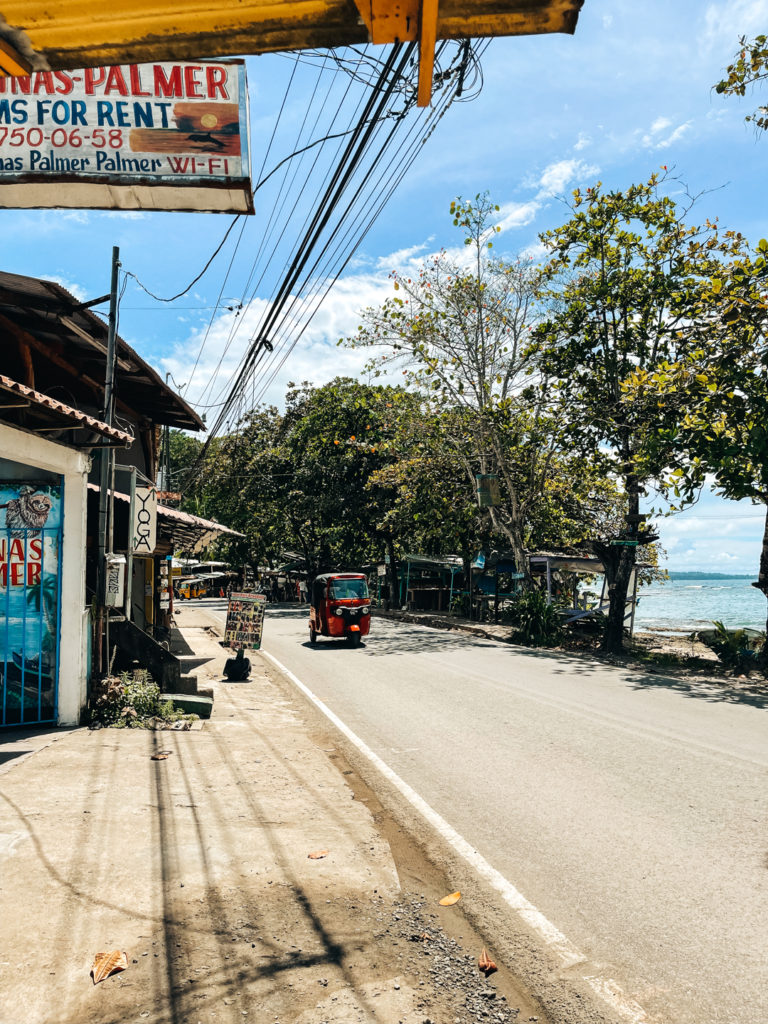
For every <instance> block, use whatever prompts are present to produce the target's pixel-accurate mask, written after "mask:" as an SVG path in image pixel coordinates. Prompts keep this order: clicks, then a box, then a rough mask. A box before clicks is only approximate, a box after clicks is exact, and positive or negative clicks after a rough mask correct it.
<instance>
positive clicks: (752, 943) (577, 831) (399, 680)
mask: <svg viewBox="0 0 768 1024" xmlns="http://www.w3.org/2000/svg"><path fill="white" fill-rule="evenodd" d="M305 622H306V616H305V613H304V612H303V611H300V610H299V609H297V608H293V609H289V608H282V607H276V608H272V607H271V606H270V607H269V609H268V617H267V621H266V623H265V643H264V646H265V649H266V650H267V651H269V652H270V653H271V654H273V655H274V656H275V657H276V658H278V659H279V660H280V661H281V662H282V663H283V664H284V665H286V666H287V667H288V668H289V669H291V671H292V672H294V673H295V674H296V675H297V676H298V677H299V678H300V679H301V680H302V681H303V682H304V683H305V684H306V685H307V686H309V687H310V688H311V689H312V690H313V692H314V693H315V694H316V695H317V696H318V697H319V698H320V699H321V700H322V701H324V702H325V703H326V704H327V705H329V707H330V708H331V709H332V710H333V711H334V712H335V713H336V714H337V715H338V716H339V717H340V718H341V719H342V720H343V721H344V722H345V723H346V724H347V725H348V726H349V727H350V728H351V729H352V730H354V731H355V732H356V733H357V734H358V736H360V737H361V738H362V739H363V740H364V741H365V743H367V744H368V746H369V747H371V748H372V749H373V750H374V751H375V752H376V753H377V754H378V755H379V756H380V757H381V758H382V759H383V760H384V761H386V762H387V763H388V764H389V765H390V766H391V767H392V768H393V769H394V771H396V772H397V773H398V774H399V775H400V776H401V777H402V778H403V779H404V780H405V781H406V782H408V783H409V784H410V785H411V786H412V787H413V788H414V789H415V790H416V791H417V792H418V793H419V794H420V795H421V796H422V797H423V798H424V799H425V800H426V801H427V802H428V803H429V804H430V805H431V806H432V807H433V808H434V809H435V810H436V811H437V812H438V813H439V814H441V815H442V816H443V817H444V818H445V819H446V820H447V821H448V822H449V824H450V825H452V826H453V827H454V828H455V829H456V830H457V831H458V832H459V833H460V834H461V835H463V836H464V838H466V839H467V840H468V841H469V842H470V843H471V844H472V845H473V846H475V847H476V848H477V849H478V850H479V851H480V853H482V855H483V856H484V857H485V858H486V859H487V860H488V861H489V862H490V863H491V864H492V865H493V866H494V867H495V868H496V869H498V870H499V871H500V872H501V873H502V874H503V875H504V876H505V877H506V878H507V879H509V880H510V881H511V882H512V883H513V884H514V885H515V886H516V887H517V889H519V890H520V891H521V892H522V893H523V895H524V896H525V897H527V899H528V900H530V901H531V903H533V904H534V905H535V906H536V907H537V908H538V910H540V911H541V912H542V913H543V914H544V915H546V917H547V918H548V919H549V921H551V922H552V923H553V924H555V925H556V926H557V928H559V929H560V930H561V931H562V932H563V933H564V934H565V936H566V937H567V938H568V939H569V940H570V941H571V942H572V943H574V944H575V945H576V946H577V947H579V949H580V950H581V951H582V952H583V953H585V954H586V956H587V957H589V958H590V959H591V960H592V961H594V962H595V963H597V964H600V965H605V966H604V970H605V971H606V973H607V974H608V975H610V976H612V977H614V978H616V980H618V981H619V983H620V984H621V985H622V987H623V988H624V990H625V992H627V993H628V994H629V995H631V996H632V997H634V998H635V999H637V1001H638V1002H640V1004H641V1005H642V1006H644V1007H645V1008H646V1009H647V1010H648V1011H650V1013H651V1014H652V1015H655V1014H659V1017H660V1019H661V1020H664V1021H665V1022H673V1024H758V1022H766V1021H768V955H767V953H766V951H767V950H768V831H767V830H766V822H767V820H768V785H766V783H767V782H768V773H767V769H768V701H765V700H763V701H761V700H760V699H759V698H754V697H753V698H751V699H749V698H745V697H744V696H743V695H740V694H738V693H736V692H728V691H726V692H723V691H722V690H720V689H718V688H715V687H710V686H700V687H696V686H692V687H691V686H688V685H687V684H685V683H683V682H681V681H673V680H668V679H665V678H664V677H662V676H660V675H647V674H644V673H642V672H640V673H638V672H637V671H632V672H629V671H624V670H620V669H612V668H607V667H602V666H597V665H594V664H592V663H590V662H588V661H582V660H578V659H565V658H562V657H560V656H558V655H555V654H551V653H543V652H542V653H535V652H522V651H521V650H520V649H516V648H512V647H509V646H506V645H503V644H498V643H495V642H492V641H487V640H482V639H478V638H472V637H469V636H466V635H460V634H453V633H445V632H443V631H440V630H431V629H428V628H425V627H420V626H414V625H404V624H395V623H392V622H388V621H384V620H374V624H373V631H372V634H371V636H370V637H369V638H368V639H367V642H366V644H365V646H364V647H361V648H360V649H359V650H357V651H352V650H348V649H347V648H346V646H345V645H343V644H338V643H336V642H333V641H328V640H326V641H324V642H323V641H321V642H320V643H318V645H317V647H316V648H311V647H310V646H309V644H308V643H307V631H306V627H305Z"/></svg>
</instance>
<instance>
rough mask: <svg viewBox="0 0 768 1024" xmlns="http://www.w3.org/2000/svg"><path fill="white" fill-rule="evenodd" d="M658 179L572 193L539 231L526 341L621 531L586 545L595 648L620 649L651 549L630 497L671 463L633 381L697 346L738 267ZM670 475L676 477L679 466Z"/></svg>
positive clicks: (662, 420)
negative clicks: (592, 557)
mask: <svg viewBox="0 0 768 1024" xmlns="http://www.w3.org/2000/svg"><path fill="white" fill-rule="evenodd" d="M663 185H664V176H662V178H660V177H659V176H657V175H652V176H651V178H650V179H649V180H648V182H646V183H642V184H638V185H631V186H630V187H629V188H627V189H624V190H619V189H614V190H604V189H603V187H602V185H601V184H600V183H598V184H597V185H596V186H595V187H594V188H588V189H587V190H586V191H584V192H582V191H580V190H577V191H575V192H574V193H573V202H572V207H571V209H572V215H571V218H570V219H569V220H568V221H567V222H566V223H565V224H564V225H562V227H559V228H556V229H554V230H552V231H548V232H546V233H545V234H544V235H542V241H543V242H544V244H545V245H546V247H547V249H548V250H549V253H550V261H549V263H548V265H547V267H546V271H545V282H546V285H545V288H546V295H547V297H548V299H549V301H550V302H551V303H552V307H551V312H550V315H549V316H548V318H547V320H546V321H545V322H544V323H542V324H541V325H540V326H539V328H538V330H537V340H538V342H539V344H540V345H541V346H542V350H543V358H544V360H545V363H546V366H547V368H548V369H549V371H550V372H551V373H552V374H553V375H555V376H556V377H557V378H558V382H559V383H558V388H559V392H560V394H561V396H562V397H563V398H564V399H565V400H564V402H563V404H562V406H561V415H562V417H563V418H564V421H565V424H566V427H567V432H568V436H569V437H570V439H571V442H572V445H573V447H574V448H575V449H578V450H580V451H581V452H582V453H584V454H585V455H587V456H589V457H590V458H592V459H593V460H595V462H596V463H597V464H598V465H599V466H600V467H601V471H602V472H603V473H604V474H607V475H609V476H611V477H612V478H614V479H615V480H616V481H618V482H619V484H620V486H621V488H622V490H623V493H624V495H625V500H626V512H625V516H624V524H623V528H622V529H621V530H620V532H619V533H618V535H617V534H616V533H612V534H611V533H608V534H607V535H606V534H604V535H603V536H598V537H597V538H595V539H594V540H593V543H592V546H593V549H594V551H595V553H596V554H598V555H599V556H600V558H601V559H602V561H603V563H604V566H605V572H606V577H607V581H608V587H609V593H610V609H609V614H608V622H607V626H606V632H605V638H604V648H605V649H606V650H607V651H609V652H617V651H620V650H621V649H622V646H623V621H624V609H625V604H626V598H627V591H628V586H629V583H630V580H631V575H632V572H633V569H634V567H635V563H636V551H637V547H638V546H641V545H643V544H646V543H648V542H650V541H652V540H654V539H655V535H654V534H653V533H652V532H651V530H650V529H649V528H647V527H646V526H645V525H644V519H645V516H644V515H643V514H642V513H641V511H640V502H641V498H642V497H643V496H644V495H645V494H646V493H648V492H649V491H651V490H653V489H654V488H655V487H657V486H658V485H659V482H660V481H662V482H663V480H664V479H665V477H666V476H667V475H668V473H669V470H670V468H672V467H674V466H675V465H676V463H677V461H678V459H679V454H680V448H679V438H678V434H677V431H676V421H675V419H674V416H675V415H676V414H677V413H676V412H675V410H673V409H671V408H670V407H667V406H665V405H664V404H663V403H662V404H661V405H660V404H659V403H658V402H656V401H655V400H654V399H653V397H652V396H649V395H643V394H640V393H636V394H634V395H633V396H630V397H628V396H627V395H626V394H625V391H624V389H623V386H624V384H625V382H626V381H627V380H628V379H629V378H630V377H631V375H633V374H635V373H636V372H638V371H641V372H649V373H652V372H654V371H655V370H657V369H659V368H661V367H663V366H665V365H667V364H669V363H673V362H675V361H676V360H678V359H679V358H680V357H681V355H682V354H683V353H684V352H685V351H687V350H688V349H690V348H691V347H693V346H695V345H697V344H699V343H701V341H702V340H703V337H704V334H703V331H702V330H701V328H702V325H703V324H705V323H706V322H707V319H708V305H707V302H706V295H707V293H708V290H709V282H710V279H711V278H713V277H716V276H717V275H718V274H719V273H720V271H721V268H722V266H723V265H724V264H727V263H728V262H729V261H730V260H731V259H732V258H734V257H735V256H737V255H738V254H739V253H740V252H741V250H742V248H743V243H742V239H741V237H740V236H738V235H736V234H734V233H732V232H725V233H724V234H723V235H722V237H721V236H720V235H719V234H718V231H717V229H716V227H715V225H713V224H711V223H709V222H707V223H705V225H704V226H702V227H696V226H687V225H686V224H685V223H684V222H683V220H682V215H683V213H684V212H685V211H682V212H681V211H679V210H678V207H677V205H676V204H675V202H674V201H673V200H672V199H671V198H670V197H669V195H667V194H665V192H664V190H663ZM678 468H679V471H680V473H681V474H684V473H685V472H686V467H678Z"/></svg>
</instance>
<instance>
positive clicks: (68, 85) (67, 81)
mask: <svg viewBox="0 0 768 1024" xmlns="http://www.w3.org/2000/svg"><path fill="white" fill-rule="evenodd" d="M53 77H54V78H55V79H56V81H57V82H58V83H59V84H58V85H57V86H56V92H58V93H61V95H62V96H68V95H69V94H70V93H71V92H72V90H73V89H74V87H75V83H74V82H73V81H72V76H71V75H70V74H69V72H67V71H54V73H53Z"/></svg>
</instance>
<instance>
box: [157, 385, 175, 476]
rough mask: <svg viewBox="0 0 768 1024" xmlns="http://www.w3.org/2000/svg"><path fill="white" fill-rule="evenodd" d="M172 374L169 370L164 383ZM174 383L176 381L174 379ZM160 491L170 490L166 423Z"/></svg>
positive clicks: (169, 439) (169, 457)
mask: <svg viewBox="0 0 768 1024" xmlns="http://www.w3.org/2000/svg"><path fill="white" fill-rule="evenodd" d="M172 376H173V374H172V373H171V372H170V371H169V372H168V373H166V375H165V384H166V387H167V386H168V378H169V377H172ZM173 383H174V384H175V383H176V381H175V380H174V382H173ZM161 484H162V486H161V488H160V490H162V491H170V490H171V428H170V426H169V425H168V424H167V423H166V424H165V426H164V427H163V472H162V474H161Z"/></svg>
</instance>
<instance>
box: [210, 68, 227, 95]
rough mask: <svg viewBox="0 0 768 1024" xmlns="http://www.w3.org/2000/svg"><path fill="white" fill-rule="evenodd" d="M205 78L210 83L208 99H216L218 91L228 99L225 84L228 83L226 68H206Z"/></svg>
mask: <svg viewBox="0 0 768 1024" xmlns="http://www.w3.org/2000/svg"><path fill="white" fill-rule="evenodd" d="M205 78H206V82H207V84H208V99H209V100H215V99H216V93H217V92H218V93H220V95H221V98H222V99H223V100H228V99H229V96H228V95H227V90H226V89H225V88H224V86H225V85H226V84H227V71H226V68H206V69H205Z"/></svg>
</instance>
